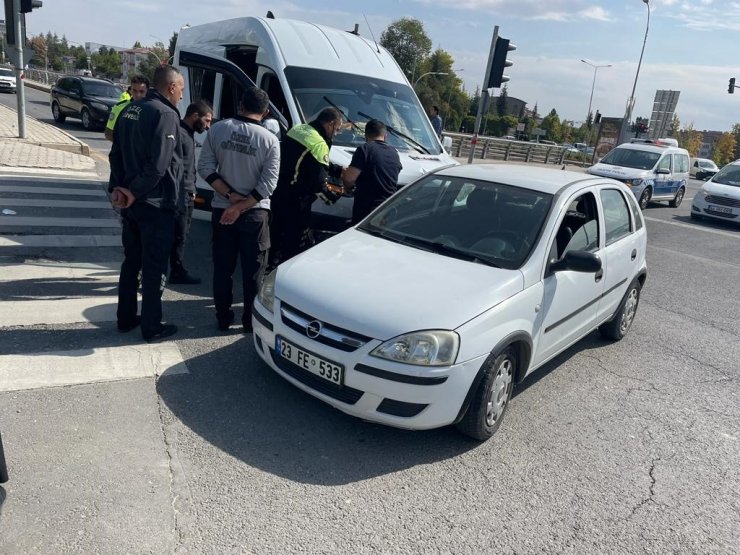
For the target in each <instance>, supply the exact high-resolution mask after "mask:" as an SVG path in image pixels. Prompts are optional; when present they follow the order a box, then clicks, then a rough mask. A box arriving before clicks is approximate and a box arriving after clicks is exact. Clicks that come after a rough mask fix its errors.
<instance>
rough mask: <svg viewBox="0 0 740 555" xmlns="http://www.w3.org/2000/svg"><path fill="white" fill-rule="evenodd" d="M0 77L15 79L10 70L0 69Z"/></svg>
mask: <svg viewBox="0 0 740 555" xmlns="http://www.w3.org/2000/svg"><path fill="white" fill-rule="evenodd" d="M0 76H2V77H15V73H13V70H12V69H5V68H0Z"/></svg>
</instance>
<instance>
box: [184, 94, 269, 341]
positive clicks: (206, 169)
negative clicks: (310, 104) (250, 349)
mask: <svg viewBox="0 0 740 555" xmlns="http://www.w3.org/2000/svg"><path fill="white" fill-rule="evenodd" d="M269 102H270V100H269V98H268V96H267V93H266V92H265V91H263V90H262V89H258V88H256V87H250V88H248V89H245V90H244V92H243V94H242V97H241V99H240V101H239V113H238V115H237V116H235V117H233V118H228V119H225V120H222V121H219V122H218V123H216V124H215V125H214V126H213V127H212V128H211V130H210V132H209V133H208V136H207V137H206V140H205V142H204V143H203V149H202V150H201V153H200V159H199V160H198V173H199V174H200V176H201V177H203V178H204V179H205V180H206V181H207V182H208V184H209V185H210V186H211V187H212V188H213V193H214V194H213V201H212V204H211V207H212V210H213V214H212V216H211V226H212V228H213V300H214V304H215V306H216V321H217V323H218V329H219V330H221V331H227V330H228V329H229V327H230V326H231V324H232V323H233V322H234V311H233V310H232V309H231V304H232V302H233V291H232V289H233V275H234V270H235V269H236V260H237V258H239V259H240V260H241V268H242V289H243V292H244V312H243V314H242V327H243V329H244V331H245V332H246V333H251V331H252V302H253V301H254V297H255V296H256V295H257V288H258V286H259V284H260V283H261V282H262V275H263V273H264V270H265V263H266V257H267V250H268V249H269V248H270V229H269V221H270V220H269V218H270V196H271V195H272V193H273V191H274V190H275V187H276V185H277V179H278V174H279V172H280V142H279V141H278V139H277V137H276V136H275V135H274V134H273V133H271V132H270V131H268V130H267V129H265V128H264V127H262V125H260V122H261V121H262V118H264V117H265V116H266V115H267V113H268V110H269V108H268V107H269Z"/></svg>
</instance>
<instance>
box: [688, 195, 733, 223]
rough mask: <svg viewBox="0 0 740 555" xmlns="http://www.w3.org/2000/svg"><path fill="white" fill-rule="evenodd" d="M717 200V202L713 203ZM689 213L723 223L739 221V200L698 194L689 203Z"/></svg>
mask: <svg viewBox="0 0 740 555" xmlns="http://www.w3.org/2000/svg"><path fill="white" fill-rule="evenodd" d="M714 200H717V201H718V202H713V201H714ZM691 212H692V213H694V214H698V215H700V216H703V217H707V218H716V219H718V220H725V221H739V219H740V198H738V199H729V198H718V197H716V196H714V195H706V196H705V195H703V194H701V193H698V194H697V195H696V196H695V197H694V200H693V201H692V203H691Z"/></svg>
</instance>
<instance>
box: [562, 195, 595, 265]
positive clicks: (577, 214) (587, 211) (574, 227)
mask: <svg viewBox="0 0 740 555" xmlns="http://www.w3.org/2000/svg"><path fill="white" fill-rule="evenodd" d="M598 249H599V215H598V210H597V209H596V198H595V197H594V195H593V193H585V194H583V195H580V196H579V197H576V198H574V199H573V200H572V201H571V202H570V203H569V204H568V208H567V209H566V211H565V215H564V216H563V220H562V221H561V222H560V226H559V227H558V231H557V233H556V234H555V242H554V243H553V246H552V249H551V258H556V259H560V258H562V257H563V255H564V254H565V253H566V252H568V251H574V250H583V251H589V252H595V251H597V250H598Z"/></svg>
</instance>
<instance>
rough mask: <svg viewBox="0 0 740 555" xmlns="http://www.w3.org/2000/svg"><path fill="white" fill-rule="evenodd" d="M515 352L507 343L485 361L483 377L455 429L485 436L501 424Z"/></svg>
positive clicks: (476, 435)
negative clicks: (499, 351) (500, 350)
mask: <svg viewBox="0 0 740 555" xmlns="http://www.w3.org/2000/svg"><path fill="white" fill-rule="evenodd" d="M516 366H517V356H516V353H515V350H514V348H513V347H507V348H506V349H504V351H502V352H501V353H500V354H499V355H497V356H496V358H494V359H493V360H492V361H491V360H490V359H489V360H488V361H486V363H485V368H484V370H483V372H484V374H483V379H481V382H480V384H478V387H477V389H476V390H475V393H474V394H473V399H472V401H471V403H470V407H468V410H467V412H466V413H465V416H464V417H463V419H462V420H461V421H460V422H459V423H458V424H457V429H458V430H460V431H461V432H462V433H464V434H465V435H468V436H470V437H472V438H474V439H477V440H480V441H485V440H487V439H489V438H490V437H491V436H492V435H493V434H494V433H496V430H498V428H499V426H500V425H501V421H502V420H503V418H504V414H506V409H507V408H508V407H509V400H510V399H511V392H512V390H513V388H514V376H515V375H516Z"/></svg>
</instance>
